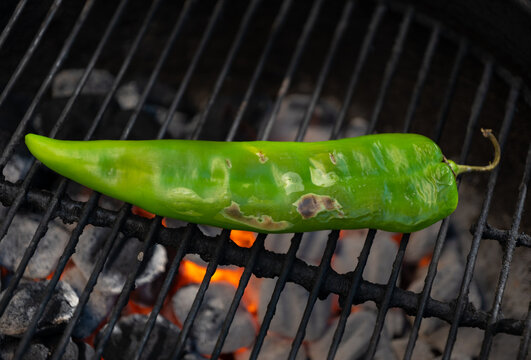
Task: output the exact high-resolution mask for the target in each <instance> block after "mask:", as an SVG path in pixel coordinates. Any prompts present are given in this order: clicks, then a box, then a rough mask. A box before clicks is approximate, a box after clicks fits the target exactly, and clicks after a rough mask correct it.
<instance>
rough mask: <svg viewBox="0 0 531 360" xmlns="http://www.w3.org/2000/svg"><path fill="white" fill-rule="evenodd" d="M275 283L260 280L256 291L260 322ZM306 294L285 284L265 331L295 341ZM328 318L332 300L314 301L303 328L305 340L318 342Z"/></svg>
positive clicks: (303, 290) (293, 285) (289, 284)
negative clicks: (305, 325)
mask: <svg viewBox="0 0 531 360" xmlns="http://www.w3.org/2000/svg"><path fill="white" fill-rule="evenodd" d="M275 284H276V279H263V280H262V286H261V289H260V306H259V307H258V319H259V321H261V320H262V319H263V318H264V316H265V313H266V311H267V305H268V304H269V300H270V299H271V295H272V294H273V290H274V289H275ZM308 296H309V293H308V291H307V290H306V289H304V288H303V287H302V286H300V285H297V284H293V283H286V287H285V288H284V290H283V291H282V293H281V295H280V299H279V301H278V304H277V308H276V311H275V315H274V316H273V320H271V325H270V327H269V330H271V331H273V332H275V333H277V334H279V335H282V336H285V337H289V338H293V337H295V334H296V333H297V329H298V328H299V324H300V321H301V319H302V316H303V314H304V309H305V307H306V303H307V302H308ZM331 314H332V297H331V296H328V297H327V298H326V299H325V300H317V302H316V303H315V305H314V307H313V311H312V314H311V315H310V321H309V322H308V326H307V327H306V336H305V340H308V341H312V340H316V339H318V338H319V337H320V336H321V335H322V334H323V332H324V331H325V329H326V328H327V326H328V319H329V318H330V316H331Z"/></svg>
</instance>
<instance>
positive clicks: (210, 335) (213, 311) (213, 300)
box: [172, 282, 256, 354]
mask: <svg viewBox="0 0 531 360" xmlns="http://www.w3.org/2000/svg"><path fill="white" fill-rule="evenodd" d="M198 289H199V285H195V284H194V285H189V286H185V287H183V288H181V289H179V291H177V293H176V294H175V295H174V296H173V298H172V306H173V312H174V313H175V315H176V316H177V319H178V320H179V321H180V322H181V323H184V321H185V319H186V316H187V315H188V312H189V311H190V308H191V306H192V303H193V301H194V299H195V296H196V294H197V290H198ZM235 291H236V289H235V288H234V286H232V285H230V284H228V283H224V282H215V283H211V284H210V286H209V287H208V290H207V292H206V294H205V298H204V300H203V303H202V304H201V307H200V309H199V312H198V314H197V317H196V318H195V321H194V325H193V326H192V330H191V333H190V338H191V339H192V341H193V344H194V346H195V349H196V350H197V351H198V352H199V353H201V354H210V353H211V352H212V351H213V350H214V346H215V345H216V341H217V339H218V335H219V332H220V330H221V325H222V324H223V321H224V320H225V316H226V314H227V312H228V310H229V307H230V304H231V302H232V298H233V297H234V293H235ZM255 333H256V324H255V322H254V319H253V317H252V316H251V314H250V313H249V312H248V311H247V309H246V308H245V307H244V305H243V304H240V306H239V307H238V310H237V311H236V314H235V316H234V320H233V321H232V324H231V327H230V330H229V334H228V336H227V338H226V340H225V344H224V345H223V350H222V352H223V353H230V352H233V351H235V350H237V349H239V348H242V347H247V346H250V345H251V344H252V343H253V341H254V337H255Z"/></svg>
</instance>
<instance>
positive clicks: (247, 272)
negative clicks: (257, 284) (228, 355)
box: [211, 234, 266, 360]
mask: <svg viewBox="0 0 531 360" xmlns="http://www.w3.org/2000/svg"><path fill="white" fill-rule="evenodd" d="M265 238H266V234H258V236H257V238H256V240H255V242H254V243H253V246H252V248H251V256H250V257H249V261H248V262H247V264H246V266H245V269H244V270H243V273H242V276H241V278H240V282H239V283H238V287H237V288H236V293H235V294H234V298H233V299H232V303H231V304H230V308H229V311H228V312H227V315H226V316H225V320H224V321H223V325H222V326H221V331H220V333H219V336H218V340H217V341H216V346H215V347H214V350H213V352H212V356H211V359H214V360H216V359H218V358H219V356H220V354H221V350H222V349H223V344H224V342H225V339H226V338H227V335H228V334H229V329H230V326H231V324H232V321H233V319H234V316H235V315H236V311H237V310H238V306H239V305H240V301H241V299H242V297H243V293H244V291H245V288H246V287H247V284H248V283H249V279H250V278H251V275H252V274H253V269H254V266H255V264H256V260H257V259H258V255H259V254H260V252H261V251H263V250H264V241H265Z"/></svg>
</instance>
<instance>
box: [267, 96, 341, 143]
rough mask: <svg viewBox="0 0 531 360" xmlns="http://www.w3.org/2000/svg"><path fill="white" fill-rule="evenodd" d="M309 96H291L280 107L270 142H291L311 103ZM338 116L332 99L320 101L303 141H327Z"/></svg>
mask: <svg viewBox="0 0 531 360" xmlns="http://www.w3.org/2000/svg"><path fill="white" fill-rule="evenodd" d="M311 99H312V97H311V95H307V94H291V95H288V96H286V97H285V98H284V100H283V101H282V103H281V105H280V109H279V111H278V115H277V121H275V122H274V124H273V128H272V130H271V140H277V141H293V140H294V139H295V137H296V136H297V132H298V131H299V127H300V122H301V121H302V119H303V118H304V115H305V113H306V110H307V109H308V106H309V105H310V102H311ZM338 114H339V104H338V103H337V102H336V101H334V100H333V99H320V100H319V102H318V103H317V106H316V107H315V110H314V113H313V114H312V122H311V125H312V126H310V127H309V128H308V130H307V132H306V134H305V137H304V140H305V141H323V140H329V139H330V134H331V132H332V127H333V124H334V122H335V120H336V119H337V116H338Z"/></svg>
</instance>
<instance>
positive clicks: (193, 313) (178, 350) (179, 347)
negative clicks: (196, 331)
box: [170, 229, 230, 359]
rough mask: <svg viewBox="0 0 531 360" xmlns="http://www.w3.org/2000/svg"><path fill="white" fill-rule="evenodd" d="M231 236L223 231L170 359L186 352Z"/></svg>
mask: <svg viewBox="0 0 531 360" xmlns="http://www.w3.org/2000/svg"><path fill="white" fill-rule="evenodd" d="M229 235H230V230H227V229H223V231H222V232H221V235H220V237H219V239H218V244H217V246H216V252H215V253H214V257H213V258H212V259H210V261H209V262H208V266H207V268H206V273H205V276H204V278H203V281H202V282H201V285H200V286H199V289H198V290H197V295H196V296H195V299H194V302H193V303H192V306H191V307H190V311H189V312H188V315H187V316H186V320H184V324H183V327H182V329H181V332H180V333H179V336H178V337H177V341H176V343H175V347H174V348H173V350H172V351H171V355H170V359H178V358H179V357H180V355H181V354H182V352H183V351H184V344H185V342H186V339H187V338H188V335H189V334H190V330H191V329H192V325H193V323H194V320H195V318H196V317H197V314H198V312H199V308H200V307H201V304H202V303H203V299H204V297H205V293H206V291H207V289H208V285H210V279H211V278H212V275H214V272H215V271H216V269H217V268H218V264H219V261H220V260H221V258H222V257H223V253H224V252H225V249H226V247H227V245H228V243H229V241H230V237H229Z"/></svg>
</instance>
